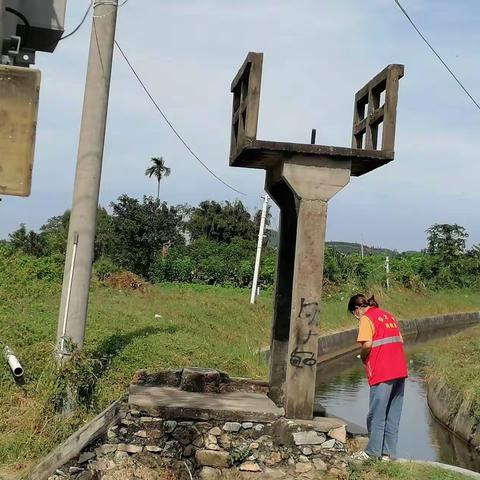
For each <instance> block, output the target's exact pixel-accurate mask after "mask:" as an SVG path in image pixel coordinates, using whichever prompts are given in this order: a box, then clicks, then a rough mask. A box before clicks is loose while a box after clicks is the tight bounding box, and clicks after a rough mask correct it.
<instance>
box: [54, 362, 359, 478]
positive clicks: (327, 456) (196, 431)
mask: <svg viewBox="0 0 480 480" xmlns="http://www.w3.org/2000/svg"><path fill="white" fill-rule="evenodd" d="M136 377H138V378H137V381H138V382H140V383H142V382H143V383H145V382H148V381H150V376H149V375H148V374H146V373H142V372H140V373H138V375H137V374H136ZM153 379H154V380H155V381H160V380H161V381H167V383H168V382H170V383H171V386H172V387H175V388H176V387H178V386H179V385H181V386H183V387H184V388H185V389H188V391H193V392H197V391H206V392H218V391H222V389H225V388H227V387H228V382H227V380H228V379H227V378H226V377H225V375H223V374H216V373H212V372H211V371H209V370H205V369H184V370H183V371H182V370H178V371H177V370H172V371H164V372H160V373H158V374H156V375H154V376H153ZM159 379H160V380H159ZM202 389H203V390H202ZM150 413H151V414H149V413H148V412H147V411H143V410H142V409H141V408H139V407H136V408H131V409H129V408H128V407H127V406H126V405H125V408H124V411H123V415H122V418H121V420H119V422H118V425H114V426H112V427H111V428H110V429H109V430H108V431H107V432H106V433H105V435H104V436H103V437H101V438H99V439H97V440H96V441H95V442H94V443H92V444H91V445H89V446H88V447H87V448H86V449H85V450H84V451H83V452H81V454H80V455H79V457H77V458H75V459H73V460H72V461H70V462H69V463H67V464H66V465H64V466H63V467H62V468H61V469H60V470H59V471H57V472H56V473H55V474H54V475H53V476H51V477H50V479H49V480H61V479H64V478H67V479H70V480H124V479H125V480H128V479H134V478H136V479H142V480H164V479H174V478H175V479H178V480H191V479H203V480H229V479H230V480H253V479H261V480H276V479H282V480H283V479H284V480H293V479H295V480H303V479H309V480H316V479H319V480H320V479H326V478H329V479H345V478H347V473H346V469H347V466H348V464H349V462H351V461H352V452H353V451H357V450H359V449H361V448H362V447H364V445H365V439H364V438H363V437H354V438H351V437H349V435H348V434H347V430H346V426H345V425H344V424H342V422H341V421H338V420H336V419H328V418H323V417H320V418H315V419H314V420H311V421H305V420H295V421H293V420H287V419H285V418H282V417H280V418H277V419H276V420H275V419H272V420H271V421H270V422H268V421H265V418H262V419H260V418H258V420H259V421H252V415H249V416H248V420H249V421H242V415H241V412H235V414H234V415H232V417H231V418H224V417H219V418H216V419H212V416H207V417H206V419H203V420H202V421H199V420H196V421H191V418H192V417H188V414H183V413H181V414H178V412H177V414H176V415H170V417H171V418H160V417H159V416H158V415H159V413H156V414H155V415H154V414H153V412H150ZM164 416H165V417H166V416H167V414H166V413H165V414H164ZM172 417H173V418H172ZM196 418H198V417H196ZM246 419H247V418H245V420H246ZM227 420H235V421H227ZM260 420H262V422H260Z"/></svg>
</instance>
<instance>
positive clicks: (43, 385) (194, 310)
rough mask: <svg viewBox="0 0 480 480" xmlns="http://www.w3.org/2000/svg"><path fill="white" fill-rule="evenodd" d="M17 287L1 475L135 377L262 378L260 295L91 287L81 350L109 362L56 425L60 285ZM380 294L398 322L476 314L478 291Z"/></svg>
mask: <svg viewBox="0 0 480 480" xmlns="http://www.w3.org/2000/svg"><path fill="white" fill-rule="evenodd" d="M15 282H16V281H15V280H12V281H11V282H6V281H1V277H0V305H1V309H0V339H1V341H2V342H4V343H5V344H8V345H9V346H10V347H11V348H12V349H13V350H14V351H15V353H16V354H17V355H18V357H19V358H20V359H21V361H22V364H23V366H24V368H25V371H26V383H25V385H24V386H17V385H15V384H14V382H13V381H12V379H11V376H10V374H9V372H8V370H7V368H6V366H5V365H4V366H3V368H0V433H1V435H0V467H2V466H3V467H8V468H15V469H20V470H22V469H23V468H24V467H26V466H28V464H29V463H31V462H32V461H35V460H36V459H38V458H39V457H41V456H42V455H43V454H44V453H45V452H48V451H49V450H51V449H52V448H53V447H54V446H55V445H56V444H58V443H59V442H60V441H61V440H62V439H64V438H65V437H66V436H67V435H68V434H70V433H71V432H72V431H73V430H74V429H76V428H78V427H79V426H80V425H82V424H83V423H84V422H85V421H86V420H87V419H88V418H90V417H91V416H93V414H94V413H96V412H97V411H99V410H100V409H101V408H103V407H105V406H106V405H107V404H109V403H110V402H112V401H113V400H115V399H116V398H118V397H119V396H120V395H122V394H124V393H125V392H126V388H127V385H128V384H129V382H130V380H131V378H132V375H133V373H134V372H135V371H136V370H138V369H142V368H148V369H149V370H156V369H161V368H166V367H178V366H205V367H215V368H219V369H222V370H224V371H226V372H228V373H229V374H230V375H235V376H248V377H253V378H266V376H267V368H266V366H265V365H264V364H263V363H262V362H261V360H260V358H259V356H258V355H257V352H258V350H259V348H261V347H264V346H266V345H268V344H269V337H270V329H271V325H270V324H271V316H272V305H271V303H272V295H271V293H268V292H264V293H263V295H262V296H261V297H260V299H259V301H258V303H257V304H256V305H250V303H249V291H248V290H241V289H232V288H219V287H208V286H200V285H184V284H183V285H173V284H165V285H159V286H153V287H151V288H149V289H147V291H146V292H144V293H141V292H138V291H136V292H122V291H118V290H113V289H111V288H108V287H104V286H102V285H99V284H95V285H94V287H93V288H92V293H91V297H90V309H89V320H88V325H87V335H86V350H87V352H88V354H89V355H90V356H92V357H96V358H100V357H103V356H105V355H107V356H109V357H110V358H111V361H110V363H109V365H108V367H107V368H106V369H105V370H104V371H103V372H101V375H99V377H98V379H97V382H96V391H95V399H96V403H95V408H93V409H90V410H88V411H85V412H77V413H76V414H75V415H74V416H72V417H71V418H60V417H58V416H56V415H54V412H53V408H52V402H51V400H52V394H53V392H54V389H55V371H54V363H53V360H52V357H53V355H52V352H53V346H54V342H55V335H56V325H57V315H58V303H59V296H60V285H57V284H52V283H49V282H46V281H42V280H32V281H23V282H20V283H19V284H17V283H15ZM349 295H350V293H348V294H344V295H342V294H337V295H335V296H331V297H329V298H326V301H325V302H324V304H323V306H322V313H321V322H322V324H321V325H322V326H321V328H322V333H326V332H328V331H333V330H338V329H344V328H348V327H352V326H355V325H356V319H355V318H354V317H353V316H352V315H349V314H347V313H346V302H347V300H348V298H347V297H348V296H349ZM377 296H378V299H379V300H380V301H381V302H382V305H384V306H385V307H386V308H389V309H391V310H392V311H393V312H395V313H396V314H397V316H398V317H399V318H414V317H417V318H418V317H421V316H425V315H432V314H438V313H445V312H454V311H469V310H470V311H471V310H479V309H480V292H473V291H456V292H454V293H452V292H440V293H429V294H423V295H419V294H415V293H412V292H409V291H392V292H390V293H389V294H388V295H387V294H385V293H384V292H381V291H379V292H378V294H377ZM155 315H161V318H156V317H155Z"/></svg>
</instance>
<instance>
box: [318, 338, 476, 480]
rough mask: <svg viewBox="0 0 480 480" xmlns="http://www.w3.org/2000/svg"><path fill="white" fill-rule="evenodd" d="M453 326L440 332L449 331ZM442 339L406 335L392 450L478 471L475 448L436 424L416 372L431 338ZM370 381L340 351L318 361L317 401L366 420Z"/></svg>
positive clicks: (353, 360) (335, 412)
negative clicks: (406, 375)
mask: <svg viewBox="0 0 480 480" xmlns="http://www.w3.org/2000/svg"><path fill="white" fill-rule="evenodd" d="M453 333H456V332H455V331H450V332H447V333H445V332H443V339H445V335H451V334H453ZM443 339H438V338H437V339H434V338H432V337H430V338H425V337H423V338H420V337H417V338H416V339H410V341H409V342H407V343H408V345H407V347H406V352H407V358H408V362H409V371H410V377H409V378H408V379H407V382H406V385H405V399H404V407H403V414H402V420H401V423H400V433H399V441H398V451H397V455H398V457H400V458H407V459H417V460H433V461H437V462H442V463H447V464H450V465H456V466H459V467H463V468H467V469H470V470H474V471H477V472H480V453H479V452H476V451H475V449H473V448H472V447H470V446H469V445H468V444H467V443H466V442H464V441H463V440H461V439H460V438H458V437H456V436H455V435H453V434H452V433H451V432H450V431H448V430H447V429H445V428H444V427H443V426H442V425H440V424H439V423H438V422H437V421H436V420H435V419H434V418H433V417H432V415H431V413H430V410H429V408H428V405H427V400H426V388H425V382H424V379H423V377H422V374H421V360H422V357H423V356H424V355H425V354H426V353H427V352H428V349H429V348H431V346H432V344H433V342H442V341H444V340H443ZM368 397H369V386H368V383H367V381H366V379H365V373H364V370H363V365H362V363H361V361H360V359H358V358H357V357H356V354H355V355H350V356H348V357H343V358H342V359H340V360H336V361H333V362H329V363H327V364H325V365H322V366H320V367H319V370H318V374H317V393H316V402H318V403H320V404H321V405H323V406H324V407H325V408H326V411H327V415H329V416H337V417H341V418H343V419H345V420H347V421H349V422H352V423H354V424H357V425H360V426H362V427H364V426H365V419H366V416H367V412H368Z"/></svg>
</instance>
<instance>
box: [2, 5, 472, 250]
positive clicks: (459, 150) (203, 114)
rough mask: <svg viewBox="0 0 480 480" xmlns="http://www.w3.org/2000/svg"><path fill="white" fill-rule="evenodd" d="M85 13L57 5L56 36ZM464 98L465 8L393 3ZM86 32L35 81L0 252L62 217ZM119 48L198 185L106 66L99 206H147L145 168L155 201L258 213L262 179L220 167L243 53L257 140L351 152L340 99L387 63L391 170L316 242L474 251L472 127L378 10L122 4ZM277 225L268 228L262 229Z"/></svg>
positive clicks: (343, 197) (332, 208)
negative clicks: (25, 169) (18, 186)
mask: <svg viewBox="0 0 480 480" xmlns="http://www.w3.org/2000/svg"><path fill="white" fill-rule="evenodd" d="M88 3H89V0H69V1H68V2H67V17H66V25H65V29H66V32H67V33H68V32H69V31H71V30H72V29H73V28H74V27H75V26H76V25H78V23H79V22H80V20H81V18H82V16H83V14H84V12H85V9H86V8H87V6H88ZM402 3H403V5H404V7H405V8H406V9H407V11H408V12H409V13H410V15H411V16H412V18H413V19H414V20H415V22H416V23H417V25H418V26H419V27H420V28H421V29H422V31H423V33H424V34H425V35H426V37H427V38H428V39H429V40H430V41H431V43H432V44H433V45H434V46H435V48H436V49H437V50H438V51H439V53H440V54H441V55H442V56H443V57H444V59H445V60H446V61H447V63H449V64H450V66H451V67H452V69H453V70H454V71H455V72H456V73H457V75H458V76H459V77H460V78H461V80H462V81H463V83H464V84H465V86H466V87H467V88H468V89H470V91H471V92H472V94H473V96H474V97H476V98H477V99H480V62H479V59H480V29H479V28H478V25H479V24H480V2H478V0H458V1H456V2H451V1H449V0H403V2H402ZM90 26H91V20H90V18H89V21H88V22H86V23H85V25H84V26H83V27H82V28H81V29H80V30H79V32H78V33H77V34H76V35H74V36H73V37H71V38H69V39H66V40H65V41H63V42H61V43H60V44H59V46H58V47H57V49H56V51H55V52H54V53H53V54H46V53H39V54H38V55H37V63H36V66H35V68H38V69H40V70H41V72H42V86H41V92H40V111H39V118H38V127H37V143H36V153H35V163H34V174H33V184H32V194H31V196H30V197H28V198H18V197H8V196H4V197H3V198H2V202H0V238H5V237H7V235H8V233H9V232H11V231H13V230H14V229H16V228H17V227H18V225H19V224H20V223H25V224H26V225H27V227H28V228H31V229H35V230H36V229H38V228H39V227H40V226H41V225H42V224H44V223H45V222H46V220H47V219H48V218H49V217H51V216H54V215H59V214H61V213H62V212H63V211H64V210H66V209H67V208H70V206H71V198H72V192H73V181H74V174H75V165H76V153H77V146H78V136H79V129H80V120H81V112H82V103H83V91H84V81H85V74H86V63H87V55H88V47H89V39H90ZM116 38H117V40H118V42H119V43H120V45H121V46H122V48H123V49H124V50H125V52H126V53H127V55H128V56H129V58H130V60H131V62H132V63H133V64H134V66H135V68H136V69H137V71H138V72H139V74H140V75H141V77H142V78H143V80H144V81H145V83H146V84H147V85H148V87H149V88H150V90H151V92H152V94H153V95H154V97H155V98H156V100H157V101H158V103H159V104H160V105H161V107H162V108H163V109H164V111H165V113H166V114H167V116H168V117H169V119H170V120H171V121H172V123H173V124H174V125H175V127H176V128H177V129H178V130H179V131H180V132H181V134H182V135H183V136H184V138H185V139H186V140H187V142H188V143H189V145H190V146H191V147H192V149H193V150H194V151H195V152H196V153H197V154H198V155H199V157H200V158H201V159H202V160H203V161H204V162H205V163H207V164H208V165H209V167H210V168H211V169H212V170H214V171H215V173H217V174H218V175H219V176H220V177H221V178H222V179H224V180H225V181H226V182H227V183H229V184H231V185H233V186H234V187H235V188H236V189H238V190H240V191H241V192H244V193H245V194H246V195H239V194H238V193H235V192H233V191H232V190H229V189H228V188H227V187H225V186H224V185H222V184H221V183H220V182H218V181H217V180H216V179H215V178H213V177H212V176H211V175H210V174H209V173H208V172H207V171H205V170H204V169H203V168H202V167H201V165H199V163H198V162H197V161H196V160H195V159H194V158H192V156H191V155H190V154H189V153H188V152H187V151H186V150H185V147H184V146H183V145H182V144H181V143H180V142H179V141H178V139H177V138H176V137H175V136H174V135H173V134H172V132H171V131H170V130H169V128H168V127H167V125H166V124H165V122H164V121H163V120H162V118H161V117H160V115H159V114H158V112H157V111H156V110H155V108H154V107H153V106H152V104H151V103H150V102H149V100H148V98H147V97H146V96H145V93H144V92H143V91H142V90H141V88H140V87H139V85H138V83H136V80H135V79H134V77H133V76H132V74H131V72H130V71H129V69H128V67H127V65H126V64H125V62H124V61H123V59H122V58H121V56H120V55H119V52H118V51H116V52H115V56H114V64H113V73H112V83H111V94H110V106H109V115H108V126H107V135H106V143H105V154H104V162H103V172H102V182H101V192H100V203H101V204H102V205H104V206H108V205H109V204H110V202H112V201H115V200H116V199H117V198H118V196H119V195H121V194H123V193H126V194H128V195H130V196H134V197H138V198H141V197H142V196H143V195H155V193H156V184H155V181H154V180H153V179H148V178H147V177H145V175H144V171H145V169H146V168H147V167H148V165H149V162H150V158H151V157H157V156H162V157H163V158H164V159H165V161H166V163H167V165H168V166H169V167H170V168H171V169H172V174H171V176H170V177H168V178H167V179H165V180H164V181H162V184H161V192H160V195H161V199H162V200H165V201H167V202H168V203H171V204H180V203H181V204H185V203H188V204H190V205H196V204H198V203H199V202H200V201H202V200H205V199H215V200H217V201H224V200H229V201H233V200H235V199H240V200H241V201H242V202H244V203H245V204H246V205H247V206H248V208H250V209H252V210H253V209H254V208H259V207H260V206H261V202H262V200H261V196H262V195H263V184H264V172H263V171H259V170H249V169H241V168H231V167H229V166H228V157H229V148H230V116H231V93H230V89H229V87H230V83H231V80H232V79H233V77H234V76H235V73H236V72H237V70H238V68H239V67H240V65H241V64H242V63H243V60H244V58H245V56H246V55H247V53H248V52H249V51H257V52H263V53H264V64H263V79H262V92H261V101H260V118H259V128H258V135H257V138H259V139H262V140H275V141H291V142H300V143H309V141H310V132H311V129H312V128H316V129H317V143H319V144H323V145H336V146H350V143H351V128H352V116H353V99H354V94H355V92H356V91H357V90H358V89H359V88H360V87H362V86H363V85H364V84H365V83H366V82H367V81H368V80H370V78H372V77H373V76H374V75H375V74H376V73H377V72H379V71H380V70H382V69H383V68H384V67H385V66H386V65H388V64H390V63H402V64H404V65H405V77H404V78H403V79H402V80H401V82H400V93H399V103H398V115H397V137H396V147H395V150H396V157H395V161H394V162H392V163H390V164H389V165H387V166H385V167H382V168H380V169H378V170H376V171H374V172H372V173H370V174H368V175H365V176H363V177H360V178H353V179H352V180H351V182H350V184H349V185H347V186H346V187H345V188H344V189H343V190H342V191H341V192H340V193H338V194H337V195H336V196H335V197H334V198H333V199H332V200H331V201H330V204H329V212H328V225H327V239H328V240H336V241H357V242H359V241H363V242H364V243H365V244H367V245H371V246H382V247H386V248H392V249H397V250H400V251H402V250H414V249H421V248H424V247H425V243H426V235H425V230H426V229H427V228H428V227H429V226H431V225H432V224H434V223H458V224H460V225H462V226H464V227H465V228H466V229H467V231H468V232H469V233H470V240H469V244H470V245H471V244H478V243H480V222H479V215H478V210H479V203H480V189H479V188H478V183H479V180H480V162H479V160H480V159H479V153H478V138H479V137H478V135H479V134H478V132H479V127H480V111H479V110H478V109H477V108H476V107H475V106H474V105H473V104H472V102H471V101H470V100H469V99H468V98H467V97H466V95H465V94H464V93H463V92H462V91H461V90H460V88H459V87H458V85H457V84H456V83H455V82H454V80H453V79H452V78H451V77H450V76H449V75H448V73H447V72H446V71H445V69H444V67H443V66H442V65H441V64H440V63H439V61H438V60H437V59H436V58H435V57H434V55H433V54H432V53H431V52H430V51H429V50H428V48H427V47H426V45H425V44H424V43H423V42H422V41H421V40H420V38H419V37H418V36H417V34H416V33H415V32H414V30H413V29H412V27H411V25H410V24H409V23H408V22H407V20H406V18H405V17H404V16H403V15H402V14H401V12H400V10H399V9H398V7H397V6H396V5H395V2H394V1H393V0H362V1H359V0H296V1H293V0H291V1H285V0H262V1H258V0H255V1H254V0H242V1H231V0H202V1H200V0H129V2H128V3H127V4H126V5H125V6H123V7H122V8H121V9H120V11H119V17H118V24H117V36H116ZM277 223H278V220H276V219H274V221H273V226H275V225H276V224H277Z"/></svg>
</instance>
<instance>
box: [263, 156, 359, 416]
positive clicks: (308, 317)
mask: <svg viewBox="0 0 480 480" xmlns="http://www.w3.org/2000/svg"><path fill="white" fill-rule="evenodd" d="M350 170H351V161H350V160H344V161H338V160H337V161H332V160H331V159H330V158H328V157H320V158H318V157H317V158H315V160H312V159H311V158H309V157H308V156H302V155H297V156H294V157H293V158H292V159H291V160H288V161H285V162H284V163H283V165H282V167H281V169H280V171H278V172H274V173H269V174H267V184H269V185H270V186H269V191H271V193H272V197H273V198H274V199H276V201H278V200H277V199H280V201H279V202H278V203H279V206H280V208H281V211H282V216H281V219H282V220H283V221H284V223H282V224H281V227H280V228H281V233H280V238H281V241H282V240H283V241H284V245H283V248H282V245H281V246H280V251H279V257H280V258H279V263H278V266H279V271H278V272H277V274H278V281H279V284H278V285H277V292H276V302H277V305H276V308H275V313H274V326H273V338H272V351H271V353H272V358H271V365H272V367H271V373H270V381H271V382H272V383H271V389H272V388H273V390H272V391H271V396H272V398H273V399H274V401H277V400H278V398H281V396H282V395H283V396H284V406H285V410H286V415H287V417H289V418H304V419H310V418H312V417H313V405H314V396H315V382H316V366H317V355H318V336H319V328H320V304H321V293H322V281H323V263H324V251H325V230H326V221H327V203H328V200H330V198H332V197H333V196H334V195H335V194H336V193H337V192H339V191H340V190H341V189H342V188H343V187H344V186H345V185H347V184H348V182H349V180H350ZM282 185H284V186H285V187H287V186H288V188H289V190H290V192H291V195H287V194H286V193H285V192H283V194H280V193H279V192H281V191H282ZM292 210H294V211H295V214H293V213H292ZM295 226H296V228H292V227H295ZM295 238H296V241H295ZM292 242H293V243H292ZM288 250H290V252H289V251H288ZM292 252H294V253H293V254H292ZM282 257H283V258H282ZM292 257H293V258H292ZM280 295H286V296H290V299H289V300H288V299H285V298H280ZM279 300H281V301H279ZM288 306H290V312H289V318H288V312H287V310H286V309H287V308H288ZM287 325H288V341H287V340H286V327H287ZM285 354H286V356H285ZM285 366H286V369H285Z"/></svg>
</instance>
